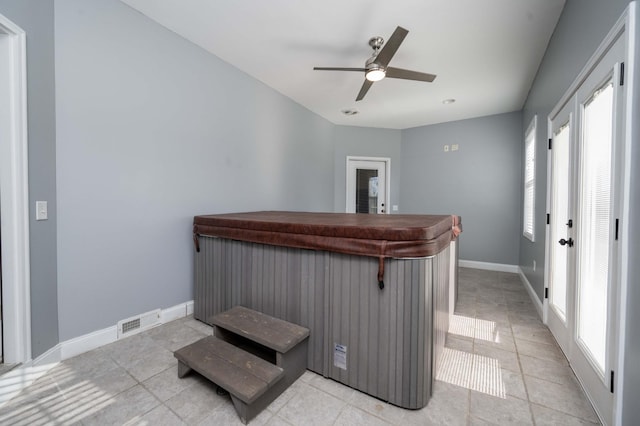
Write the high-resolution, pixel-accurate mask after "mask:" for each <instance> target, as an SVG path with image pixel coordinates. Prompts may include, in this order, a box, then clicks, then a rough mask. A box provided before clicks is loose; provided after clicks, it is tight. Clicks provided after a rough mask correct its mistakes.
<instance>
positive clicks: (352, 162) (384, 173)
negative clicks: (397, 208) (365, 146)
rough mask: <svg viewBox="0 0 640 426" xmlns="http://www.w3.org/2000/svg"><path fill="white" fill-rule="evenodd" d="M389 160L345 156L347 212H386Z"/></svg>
mask: <svg viewBox="0 0 640 426" xmlns="http://www.w3.org/2000/svg"><path fill="white" fill-rule="evenodd" d="M389 162H390V160H389V159H388V158H362V157H347V179H346V180H347V191H346V192H347V204H346V206H347V208H346V212H347V213H370V214H383V213H387V206H388V204H389V203H388V198H389V194H388V190H387V188H388V177H389Z"/></svg>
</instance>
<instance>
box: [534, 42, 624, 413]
mask: <svg viewBox="0 0 640 426" xmlns="http://www.w3.org/2000/svg"><path fill="white" fill-rule="evenodd" d="M625 53H626V39H625V38H624V37H619V38H618V39H617V41H615V43H613V44H612V45H611V47H610V48H609V49H608V50H607V51H606V52H605V53H604V55H603V56H602V58H601V59H600V60H599V61H598V62H597V63H596V64H594V67H593V68H592V69H591V70H590V72H589V73H588V74H587V75H586V76H585V78H584V79H583V80H582V81H581V83H580V84H579V85H578V86H577V88H576V90H575V91H574V92H573V95H572V96H571V97H570V98H569V100H568V101H567V102H566V104H565V105H563V106H561V107H559V108H558V109H557V111H556V112H555V113H552V116H550V126H549V131H550V136H551V150H550V154H549V169H550V170H549V176H550V179H549V187H548V191H549V198H548V203H549V212H550V217H549V228H548V234H547V235H548V239H547V250H548V253H549V265H548V269H547V284H548V291H549V294H548V301H547V304H548V305H547V306H548V309H547V324H548V326H549V329H550V330H551V332H552V333H553V334H554V336H555V338H556V340H557V341H558V344H559V345H560V347H561V348H562V350H563V351H564V353H565V355H566V356H567V359H568V360H569V363H570V364H571V367H572V369H573V370H574V372H575V373H576V376H577V377H578V379H579V380H580V382H581V383H582V385H583V387H584V389H585V392H586V393H587V395H588V396H589V399H590V400H591V402H592V403H593V405H594V408H595V409H596V411H597V412H598V415H599V416H600V418H601V420H602V421H603V422H604V423H605V424H611V423H612V421H613V374H614V371H615V370H616V359H617V351H616V348H617V347H618V343H617V339H618V329H617V322H616V318H617V307H616V300H617V299H616V296H617V290H618V287H619V279H618V265H619V259H618V236H617V232H618V231H617V229H618V225H619V222H618V218H619V217H620V213H621V211H620V206H621V188H620V187H621V184H620V182H621V180H620V174H621V171H622V164H621V151H622V146H623V142H624V139H623V138H624V132H623V129H624V108H625V101H624V88H623V79H622V78H621V72H622V69H623V65H621V64H622V63H623V61H624V57H625Z"/></svg>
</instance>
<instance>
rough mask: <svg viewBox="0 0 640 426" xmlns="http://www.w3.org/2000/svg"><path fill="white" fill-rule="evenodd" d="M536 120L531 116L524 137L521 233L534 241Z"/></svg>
mask: <svg viewBox="0 0 640 426" xmlns="http://www.w3.org/2000/svg"><path fill="white" fill-rule="evenodd" d="M536 122H537V116H534V117H533V120H531V123H530V124H529V127H528V128H527V132H526V134H525V138H524V145H525V148H524V149H525V158H524V208H523V212H524V214H523V221H522V223H523V225H522V235H524V236H525V237H526V238H528V239H530V240H531V241H534V231H535V220H534V217H535V201H536Z"/></svg>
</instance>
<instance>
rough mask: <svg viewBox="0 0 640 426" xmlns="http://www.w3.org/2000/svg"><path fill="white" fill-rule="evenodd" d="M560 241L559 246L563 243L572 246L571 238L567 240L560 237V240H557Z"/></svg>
mask: <svg viewBox="0 0 640 426" xmlns="http://www.w3.org/2000/svg"><path fill="white" fill-rule="evenodd" d="M558 242H559V243H560V245H561V246H563V245H565V244H566V245H568V246H569V247H573V239H571V238H569V239H568V240H565V239H564V238H562V239H561V240H560V241H558Z"/></svg>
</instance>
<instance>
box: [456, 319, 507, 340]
mask: <svg viewBox="0 0 640 426" xmlns="http://www.w3.org/2000/svg"><path fill="white" fill-rule="evenodd" d="M449 333H451V334H457V335H458V336H464V337H470V338H472V339H480V340H486V341H487V342H494V343H500V333H499V332H498V328H497V326H496V323H495V321H487V320H483V319H478V318H471V317H465V316H463V315H452V316H451V319H450V320H449Z"/></svg>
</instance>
